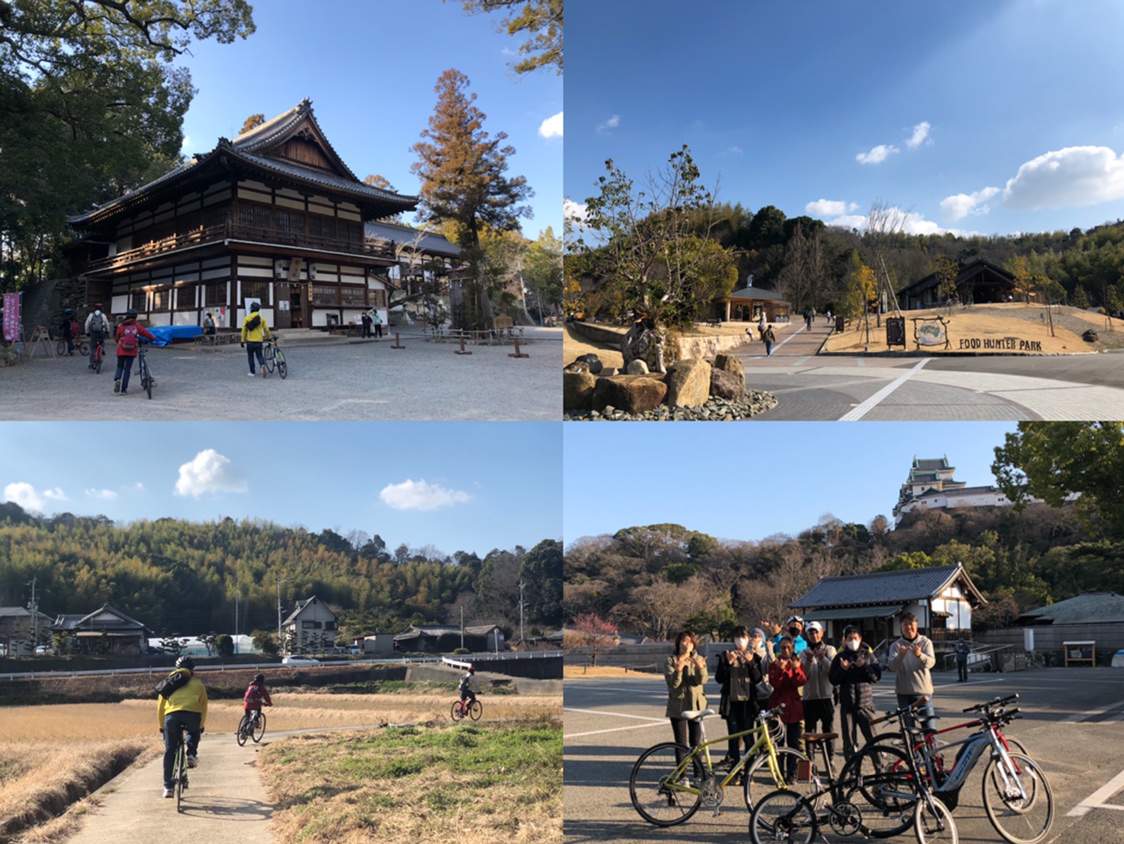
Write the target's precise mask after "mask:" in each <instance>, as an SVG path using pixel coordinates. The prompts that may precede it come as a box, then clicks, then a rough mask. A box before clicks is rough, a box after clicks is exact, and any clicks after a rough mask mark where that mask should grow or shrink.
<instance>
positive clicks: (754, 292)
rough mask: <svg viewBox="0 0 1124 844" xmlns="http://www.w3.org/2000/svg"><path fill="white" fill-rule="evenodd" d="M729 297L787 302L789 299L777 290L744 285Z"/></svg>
mask: <svg viewBox="0 0 1124 844" xmlns="http://www.w3.org/2000/svg"><path fill="white" fill-rule="evenodd" d="M725 298H727V299H746V300H751V301H759V302H787V301H788V300H787V299H785V298H784V297H783V296H781V294H780V293H777V292H776V291H775V290H766V289H765V288H763V287H743V288H742V289H741V290H735V291H734V292H733V293H731V294H730V295H729V296H726V297H725Z"/></svg>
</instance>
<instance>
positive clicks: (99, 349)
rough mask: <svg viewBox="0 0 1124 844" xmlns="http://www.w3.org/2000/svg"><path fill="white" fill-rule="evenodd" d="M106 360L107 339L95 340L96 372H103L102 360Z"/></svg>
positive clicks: (97, 373) (96, 373)
mask: <svg viewBox="0 0 1124 844" xmlns="http://www.w3.org/2000/svg"><path fill="white" fill-rule="evenodd" d="M104 360H105V340H104V339H101V340H95V341H94V374H95V375H100V374H101V365H102V361H104Z"/></svg>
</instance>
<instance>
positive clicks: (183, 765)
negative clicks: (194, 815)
mask: <svg viewBox="0 0 1124 844" xmlns="http://www.w3.org/2000/svg"><path fill="white" fill-rule="evenodd" d="M179 731H180V740H179V747H177V748H176V761H175V764H174V765H173V766H172V783H173V784H174V786H175V790H176V811H177V812H182V811H183V809H181V808H180V806H181V805H182V804H183V793H184V791H186V790H187V767H188V766H187V727H185V726H183V724H180V726H179Z"/></svg>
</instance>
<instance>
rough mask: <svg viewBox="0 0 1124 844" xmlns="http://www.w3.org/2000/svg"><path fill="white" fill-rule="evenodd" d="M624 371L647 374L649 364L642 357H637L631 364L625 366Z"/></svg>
mask: <svg viewBox="0 0 1124 844" xmlns="http://www.w3.org/2000/svg"><path fill="white" fill-rule="evenodd" d="M624 371H625V374H626V375H647V374H648V364H646V363H644V361H642V360H640V359H637V360H634V361H632V362H631V363H629V365H628V366H626V367H625V368H624Z"/></svg>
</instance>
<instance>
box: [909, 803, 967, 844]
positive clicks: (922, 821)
mask: <svg viewBox="0 0 1124 844" xmlns="http://www.w3.org/2000/svg"><path fill="white" fill-rule="evenodd" d="M913 832H914V834H915V835H916V836H917V844H958V842H959V841H960V834H959V833H958V832H957V831H956V821H954V820H953V819H952V812H950V811H949V810H948V807H947V806H945V804H944V803H942V802H941V801H940V800H938V799H937V798H936V797H934V798H933V803H932V806H930V805H929V803H928V801H926V800H918V801H917V803H916V807H915V808H914V810H913Z"/></svg>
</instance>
